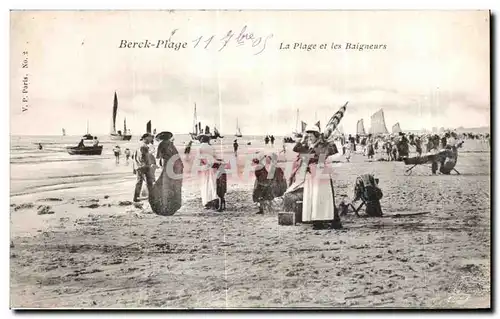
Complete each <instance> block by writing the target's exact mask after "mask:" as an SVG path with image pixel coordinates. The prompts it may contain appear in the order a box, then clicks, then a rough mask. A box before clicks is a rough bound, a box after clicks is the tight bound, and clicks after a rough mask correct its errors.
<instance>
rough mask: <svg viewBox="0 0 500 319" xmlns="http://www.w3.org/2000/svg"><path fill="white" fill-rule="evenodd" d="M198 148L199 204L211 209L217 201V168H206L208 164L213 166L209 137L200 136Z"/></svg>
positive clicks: (212, 153)
mask: <svg viewBox="0 0 500 319" xmlns="http://www.w3.org/2000/svg"><path fill="white" fill-rule="evenodd" d="M200 142H201V145H200V148H199V157H198V158H199V160H200V167H203V169H202V170H200V172H199V176H200V192H201V203H202V205H203V206H204V207H205V208H206V209H209V208H213V206H214V202H216V201H217V200H218V196H217V168H214V167H213V165H211V166H210V167H209V168H207V167H206V166H207V165H208V164H214V161H215V150H214V148H213V147H212V145H210V137H209V136H207V135H202V136H201V137H200Z"/></svg>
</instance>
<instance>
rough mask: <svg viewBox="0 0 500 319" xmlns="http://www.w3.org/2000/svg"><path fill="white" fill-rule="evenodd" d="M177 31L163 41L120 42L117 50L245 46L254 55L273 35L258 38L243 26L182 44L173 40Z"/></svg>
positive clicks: (264, 47)
mask: <svg viewBox="0 0 500 319" xmlns="http://www.w3.org/2000/svg"><path fill="white" fill-rule="evenodd" d="M177 31H178V29H175V30H173V31H172V32H171V34H170V37H169V38H168V39H163V40H153V41H151V40H148V39H146V40H144V41H139V42H137V41H128V40H121V41H120V45H119V46H118V48H120V49H124V48H127V49H136V48H139V49H143V48H146V49H149V48H153V49H171V50H175V51H179V50H181V49H186V48H188V47H192V48H194V49H197V48H198V49H216V50H217V51H219V52H220V51H222V50H224V49H226V48H227V47H229V46H231V45H232V46H236V47H241V46H246V47H250V48H252V49H254V53H253V54H254V55H258V54H261V53H262V52H264V50H265V49H266V47H267V42H268V41H269V39H271V38H272V37H273V34H272V33H271V34H268V35H267V36H265V37H263V36H258V35H255V34H254V33H253V32H250V31H248V27H247V26H244V27H243V28H242V29H241V30H240V31H238V32H235V31H233V30H229V31H228V32H227V33H226V34H225V35H224V36H222V37H220V36H217V35H215V34H209V35H201V36H199V37H197V38H196V39H194V40H191V41H189V42H183V41H179V40H176V39H174V36H175V35H176V33H177Z"/></svg>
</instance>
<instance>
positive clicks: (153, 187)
mask: <svg viewBox="0 0 500 319" xmlns="http://www.w3.org/2000/svg"><path fill="white" fill-rule="evenodd" d="M271 137H273V136H271ZM271 137H267V138H269V140H270V141H272V143H273V142H274V140H272V139H271ZM155 139H156V140H157V141H159V142H160V143H159V145H158V147H157V148H156V149H155V147H154V146H153V144H154V140H155ZM459 139H460V137H459V136H458V135H457V134H456V133H455V132H447V133H445V134H443V135H442V136H438V135H428V136H426V135H420V136H417V135H414V134H410V135H408V136H406V134H404V133H401V134H398V135H397V136H374V135H372V134H369V135H367V136H364V137H363V136H352V135H349V136H342V137H340V145H341V147H342V154H343V155H345V156H346V159H347V160H349V158H350V156H351V153H353V152H356V149H357V147H358V148H359V147H360V146H361V148H362V150H363V154H364V155H365V156H367V157H368V158H370V159H371V158H373V156H374V155H375V152H376V151H377V150H380V152H381V153H382V154H384V153H385V154H386V156H387V160H391V161H398V160H401V158H404V157H407V156H408V154H409V146H410V145H413V146H414V147H415V149H416V153H417V154H418V156H420V155H422V153H423V148H424V147H425V148H426V150H427V151H428V152H429V151H432V150H435V149H438V148H440V147H443V146H444V147H447V146H450V145H457V144H460V143H463V141H462V142H458V141H459ZM210 141H211V137H210V136H209V135H201V136H199V142H200V144H199V147H198V148H197V157H195V159H194V160H193V164H196V165H198V166H199V167H200V168H203V169H201V170H200V171H199V172H198V178H199V179H198V180H199V192H200V193H199V194H200V199H201V203H202V205H203V207H204V208H205V209H216V210H219V211H222V210H224V209H225V194H226V192H227V174H226V171H225V170H226V168H227V163H226V162H225V161H224V159H222V158H221V157H218V156H217V155H216V148H215V147H214V146H213V145H211V143H210ZM192 144H193V141H190V142H189V143H188V144H187V145H186V147H185V151H184V153H185V155H186V156H185V158H184V161H188V160H190V159H191V157H189V156H187V155H189V154H190V152H191V147H192ZM238 148H239V144H238V140H234V142H233V151H234V155H235V156H238V155H237V154H238ZM293 151H294V152H296V153H298V154H297V158H296V160H295V162H294V168H293V171H292V174H291V177H290V178H289V180H288V181H287V180H286V178H285V174H284V172H283V170H282V168H281V167H279V165H277V163H278V155H276V153H272V154H263V155H262V154H255V157H254V158H253V160H252V162H253V164H254V165H255V168H254V176H255V183H254V188H253V192H252V200H253V202H255V203H257V205H258V207H259V210H258V212H257V214H263V213H264V212H265V211H266V206H269V203H270V202H271V201H272V200H273V199H274V198H276V197H281V196H284V197H287V196H290V195H292V196H294V195H297V194H298V196H299V197H298V198H300V200H297V201H296V202H300V203H301V204H302V205H301V213H302V214H301V217H302V222H305V223H312V224H313V227H314V228H316V229H322V228H341V227H342V224H341V221H340V214H339V208H338V207H337V205H336V204H335V191H334V183H333V179H332V177H331V173H330V172H328V171H327V172H326V174H325V172H324V170H325V167H326V166H327V165H326V163H327V158H328V157H329V156H331V155H334V154H337V153H339V150H338V149H337V146H336V144H335V143H332V142H331V141H325V140H324V138H323V135H322V134H321V132H320V130H319V128H318V127H317V126H310V127H307V129H306V130H305V132H304V134H303V137H302V138H301V139H300V140H298V141H296V143H295V145H294V147H293ZM113 152H114V154H115V156H116V158H117V159H116V161H117V163H118V162H119V157H120V155H121V150H120V147H119V146H118V145H117V146H115V148H114V149H113ZM155 153H156V154H155ZM339 155H340V154H339ZM125 156H126V158H127V160H128V159H129V158H132V161H133V172H134V174H135V175H136V184H135V188H134V194H133V201H134V202H138V201H140V194H141V190H142V187H143V184H144V182H145V183H146V186H147V189H148V199H149V202H150V204H151V208H152V209H153V211H154V212H155V213H157V214H160V215H172V214H174V213H175V212H176V211H177V210H179V209H180V207H181V205H182V179H183V178H182V175H183V170H184V163H183V159H181V158H180V157H179V156H178V151H177V149H176V147H175V145H174V143H173V134H172V133H170V132H162V133H160V134H157V135H156V136H153V135H151V134H149V133H145V134H144V135H142V137H141V139H140V143H139V146H138V148H137V149H136V150H135V151H134V152H131V151H130V150H129V149H126V150H125ZM159 168H161V174H160V176H159V178H158V179H155V171H156V170H157V169H159ZM172 173H173V174H172ZM321 174H323V177H322V178H318V176H319V175H321Z"/></svg>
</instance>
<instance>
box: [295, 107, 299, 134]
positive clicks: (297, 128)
mask: <svg viewBox="0 0 500 319" xmlns="http://www.w3.org/2000/svg"><path fill="white" fill-rule="evenodd" d="M298 131H299V109H297V117H296V118H295V132H298Z"/></svg>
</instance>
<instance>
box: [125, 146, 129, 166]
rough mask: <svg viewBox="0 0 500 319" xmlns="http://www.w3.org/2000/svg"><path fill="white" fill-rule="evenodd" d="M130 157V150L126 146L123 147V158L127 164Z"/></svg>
mask: <svg viewBox="0 0 500 319" xmlns="http://www.w3.org/2000/svg"><path fill="white" fill-rule="evenodd" d="M129 158H130V150H129V149H128V148H126V149H125V159H126V160H127V164H128V160H129Z"/></svg>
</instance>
